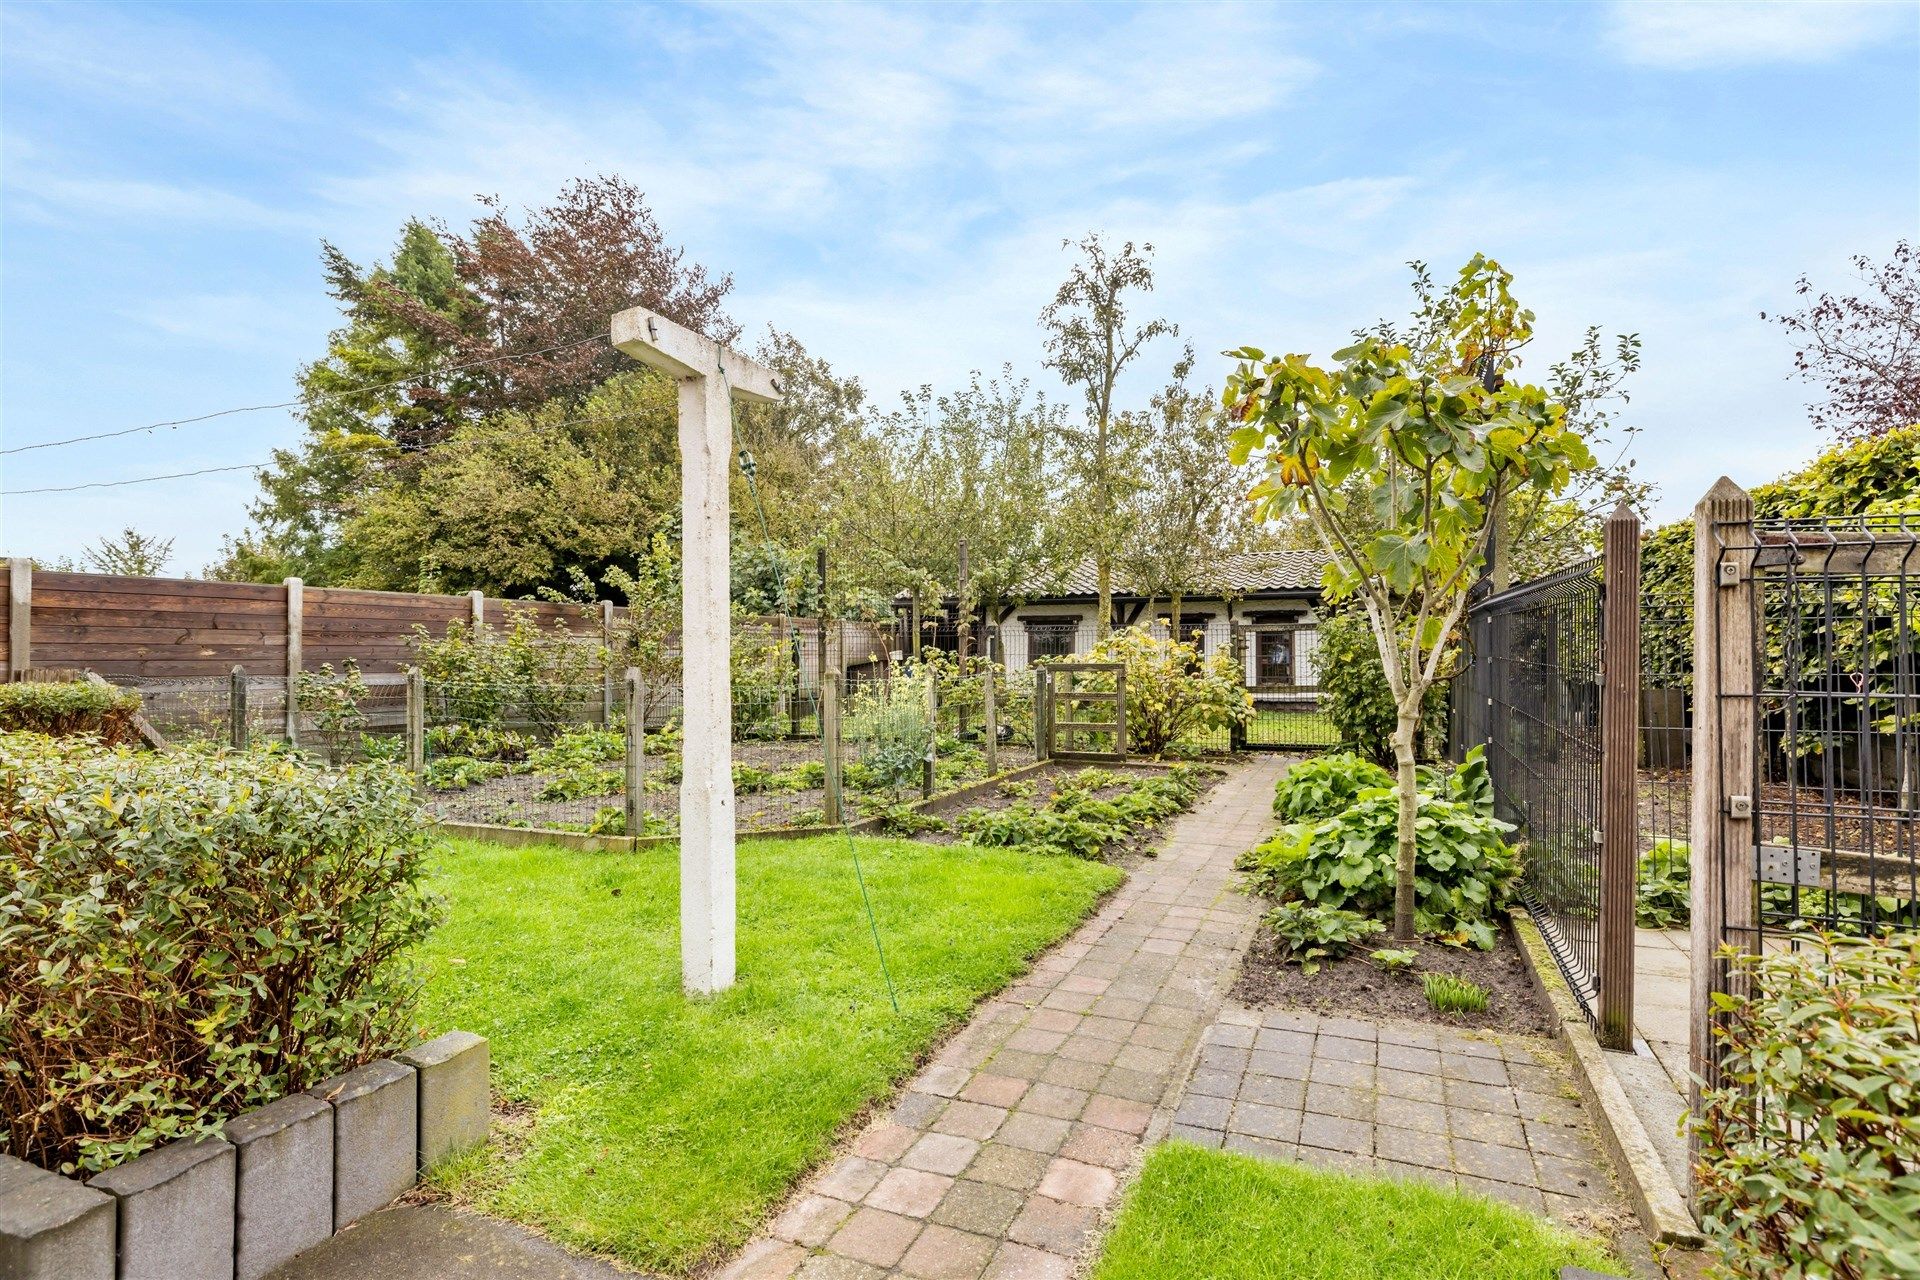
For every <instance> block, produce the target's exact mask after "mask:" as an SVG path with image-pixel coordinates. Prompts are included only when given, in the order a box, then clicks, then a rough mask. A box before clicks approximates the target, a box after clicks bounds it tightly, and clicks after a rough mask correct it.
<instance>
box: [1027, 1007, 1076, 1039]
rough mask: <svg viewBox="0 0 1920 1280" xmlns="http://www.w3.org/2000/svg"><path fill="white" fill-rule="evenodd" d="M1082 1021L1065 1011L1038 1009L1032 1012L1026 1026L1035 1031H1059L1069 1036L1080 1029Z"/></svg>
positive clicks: (1074, 1014)
mask: <svg viewBox="0 0 1920 1280" xmlns="http://www.w3.org/2000/svg"><path fill="white" fill-rule="evenodd" d="M1082 1021H1084V1019H1082V1018H1081V1016H1080V1015H1079V1014H1077V1013H1074V1012H1072V1011H1070V1010H1067V1009H1047V1008H1040V1009H1035V1010H1034V1011H1033V1015H1032V1016H1031V1017H1029V1018H1028V1019H1027V1025H1028V1026H1030V1027H1032V1028H1034V1029H1035V1030H1037V1031H1060V1032H1065V1033H1067V1034H1069V1035H1071V1034H1072V1033H1073V1032H1075V1031H1077V1030H1079V1029H1080V1024H1081V1022H1082Z"/></svg>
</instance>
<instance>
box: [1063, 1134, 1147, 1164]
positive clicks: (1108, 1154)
mask: <svg viewBox="0 0 1920 1280" xmlns="http://www.w3.org/2000/svg"><path fill="white" fill-rule="evenodd" d="M1138 1145H1139V1143H1138V1142H1137V1141H1136V1140H1135V1139H1134V1137H1133V1135H1132V1134H1127V1133H1122V1132H1120V1131H1119V1130H1118V1129H1102V1128H1100V1127H1099V1126H1098V1125H1091V1124H1076V1125H1074V1126H1073V1130H1072V1132H1070V1133H1068V1134H1067V1140H1066V1141H1065V1142H1063V1143H1061V1144H1060V1154H1061V1155H1063V1156H1065V1157H1067V1158H1068V1159H1070V1160H1079V1161H1082V1162H1083V1163H1086V1164H1097V1165H1104V1166H1105V1167H1107V1168H1109V1169H1119V1168H1124V1167H1125V1166H1126V1165H1127V1163H1128V1162H1129V1161H1130V1160H1131V1159H1132V1158H1133V1153H1134V1150H1135V1148H1136V1147H1138Z"/></svg>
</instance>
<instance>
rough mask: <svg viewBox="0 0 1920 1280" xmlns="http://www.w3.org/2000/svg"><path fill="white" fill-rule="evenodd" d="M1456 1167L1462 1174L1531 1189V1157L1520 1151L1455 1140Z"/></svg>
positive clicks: (1513, 1148) (1454, 1159) (1483, 1143)
mask: <svg viewBox="0 0 1920 1280" xmlns="http://www.w3.org/2000/svg"><path fill="white" fill-rule="evenodd" d="M1453 1167H1454V1168H1455V1169H1457V1170H1458V1171H1459V1172H1461V1173H1463V1174H1469V1175H1471V1176H1473V1177H1476V1178H1486V1179H1491V1180H1493V1181H1495V1182H1512V1183H1516V1184H1519V1185H1522V1186H1532V1185H1533V1180H1534V1172H1533V1157H1532V1156H1530V1155H1528V1154H1527V1153H1526V1151H1524V1150H1522V1149H1520V1148H1517V1147H1502V1146H1496V1145H1495V1144H1494V1143H1491V1142H1474V1141H1472V1140H1470V1139H1466V1138H1455V1139H1454V1142H1453Z"/></svg>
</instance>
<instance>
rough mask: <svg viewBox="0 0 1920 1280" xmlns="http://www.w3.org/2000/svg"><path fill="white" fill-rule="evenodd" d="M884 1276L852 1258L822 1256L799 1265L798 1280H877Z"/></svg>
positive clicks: (881, 1272) (883, 1273) (882, 1273)
mask: <svg viewBox="0 0 1920 1280" xmlns="http://www.w3.org/2000/svg"><path fill="white" fill-rule="evenodd" d="M886 1274H887V1273H886V1272H885V1271H882V1270H881V1269H880V1268H878V1267H870V1266H868V1265H867V1264H866V1263H864V1262H858V1261H856V1260H854V1259H852V1258H837V1257H834V1256H833V1255H831V1254H822V1255H820V1256H818V1257H813V1258H808V1259H807V1260H806V1261H805V1262H803V1263H801V1264H800V1273H799V1280H878V1278H879V1277H881V1276H884V1275H886Z"/></svg>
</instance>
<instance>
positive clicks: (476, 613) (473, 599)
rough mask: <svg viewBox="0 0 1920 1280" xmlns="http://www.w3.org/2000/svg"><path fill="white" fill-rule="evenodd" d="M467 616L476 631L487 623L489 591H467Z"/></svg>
mask: <svg viewBox="0 0 1920 1280" xmlns="http://www.w3.org/2000/svg"><path fill="white" fill-rule="evenodd" d="M467 616H468V620H469V621H471V622H472V623H473V629H474V630H475V631H478V630H480V628H482V627H484V626H486V625H487V593H486V592H484V591H469V592H467Z"/></svg>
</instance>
